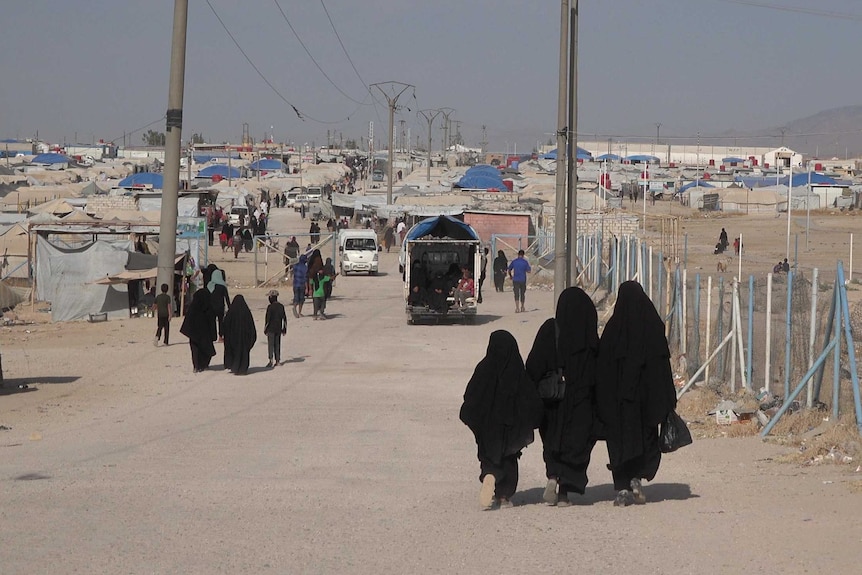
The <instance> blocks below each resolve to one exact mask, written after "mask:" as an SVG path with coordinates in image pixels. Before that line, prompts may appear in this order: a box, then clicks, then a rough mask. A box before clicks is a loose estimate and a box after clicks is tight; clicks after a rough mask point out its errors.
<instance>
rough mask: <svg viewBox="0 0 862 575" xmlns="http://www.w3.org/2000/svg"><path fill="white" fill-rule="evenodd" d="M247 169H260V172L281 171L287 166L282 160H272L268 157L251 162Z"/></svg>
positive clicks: (255, 170) (254, 170)
mask: <svg viewBox="0 0 862 575" xmlns="http://www.w3.org/2000/svg"><path fill="white" fill-rule="evenodd" d="M248 169H249V170H251V171H253V172H257V171H261V172H279V171H281V172H283V171H286V170H287V166H285V165H284V162H282V161H281V160H272V159H269V158H263V159H261V160H258V161H256V162H252V163H251V164H250V165H249V167H248Z"/></svg>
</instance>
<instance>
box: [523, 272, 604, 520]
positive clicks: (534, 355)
mask: <svg viewBox="0 0 862 575" xmlns="http://www.w3.org/2000/svg"><path fill="white" fill-rule="evenodd" d="M598 350H599V336H598V315H597V314H596V307H595V305H593V302H592V300H591V299H590V296H588V295H587V294H586V292H584V291H583V290H582V289H580V288H577V287H570V288H566V289H565V290H563V293H561V294H560V298H559V300H558V302H557V310H556V314H555V316H554V317H553V318H550V319H548V320H547V321H545V323H543V324H542V326H541V327H540V328H539V331H538V332H537V333H536V339H535V341H534V343H533V348H532V349H531V350H530V354H529V355H528V356H527V362H526V369H527V375H529V376H530V379H532V380H533V381H534V382H538V381H539V380H540V379H541V378H543V377H544V376H546V375H547V374H549V373H554V372H555V371H557V370H559V369H561V370H562V373H563V377H564V378H565V394H564V395H563V397H562V398H561V399H544V400H543V403H544V415H543V418H542V423H541V425H540V426H539V435H540V436H541V438H542V445H543V451H542V455H543V458H544V461H545V476H546V477H547V479H548V482H547V486H546V487H545V493H544V495H543V499H544V500H545V502H546V503H547V504H548V505H558V506H560V507H565V506H568V505H571V502H570V501H569V493H571V492H575V493H578V494H580V495H583V494H584V492H585V490H586V487H587V467H589V464H590V454H591V453H592V450H593V446H594V445H595V443H596V439H595V434H594V426H593V419H594V417H593V415H594V414H593V403H594V401H595V383H596V357H597V354H598Z"/></svg>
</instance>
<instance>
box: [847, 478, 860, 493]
mask: <svg viewBox="0 0 862 575" xmlns="http://www.w3.org/2000/svg"><path fill="white" fill-rule="evenodd" d="M849 486H850V493H862V481H851V482H850V485H849Z"/></svg>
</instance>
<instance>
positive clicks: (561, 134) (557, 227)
mask: <svg viewBox="0 0 862 575" xmlns="http://www.w3.org/2000/svg"><path fill="white" fill-rule="evenodd" d="M560 13H561V14H560V69H559V82H560V83H559V87H558V90H557V178H556V204H555V206H554V302H555V303H556V302H557V301H558V300H559V299H560V294H562V293H563V290H564V289H566V276H567V275H568V274H567V268H568V265H567V264H568V259H567V258H566V175H567V173H566V136H567V132H568V127H567V126H566V119H567V118H568V114H567V111H568V110H567V103H568V99H567V95H568V94H567V90H566V87H567V86H566V82H567V80H568V71H569V65H568V64H569V0H561V1H560Z"/></svg>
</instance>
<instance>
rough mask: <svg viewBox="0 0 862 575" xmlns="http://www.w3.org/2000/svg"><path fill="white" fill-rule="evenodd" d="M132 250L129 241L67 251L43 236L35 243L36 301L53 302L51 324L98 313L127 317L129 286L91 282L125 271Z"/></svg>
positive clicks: (94, 244) (104, 242)
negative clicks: (127, 287) (127, 289)
mask: <svg viewBox="0 0 862 575" xmlns="http://www.w3.org/2000/svg"><path fill="white" fill-rule="evenodd" d="M131 247H132V246H131V243H130V242H129V241H128V240H127V239H126V240H117V241H112V242H109V241H105V240H100V241H97V242H95V243H91V244H89V245H87V246H85V247H80V248H68V247H61V246H57V245H54V244H52V243H51V242H50V241H48V239H46V238H45V237H44V236H41V235H40V236H39V237H38V239H37V241H36V298H37V299H39V300H40V301H48V302H51V321H72V320H77V319H84V318H87V317H88V316H89V314H95V313H107V314H108V317H109V318H122V317H128V314H129V298H128V293H127V291H126V286H124V285H123V286H105V285H99V284H94V283H92V282H94V281H95V280H97V279H100V278H103V277H105V275H107V274H115V273H118V272H121V271H123V269H125V266H126V261H127V260H128V259H129V254H128V252H129V250H130V249H131Z"/></svg>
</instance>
